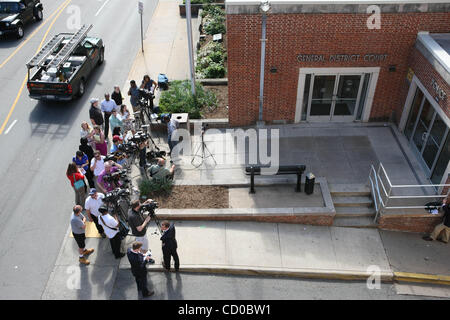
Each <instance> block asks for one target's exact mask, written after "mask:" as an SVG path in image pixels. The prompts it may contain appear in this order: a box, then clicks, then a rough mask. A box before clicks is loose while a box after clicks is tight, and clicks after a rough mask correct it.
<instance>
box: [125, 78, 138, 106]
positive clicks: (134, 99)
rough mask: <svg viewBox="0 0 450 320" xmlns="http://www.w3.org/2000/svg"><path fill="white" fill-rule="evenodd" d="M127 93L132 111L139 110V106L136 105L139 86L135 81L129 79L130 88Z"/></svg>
mask: <svg viewBox="0 0 450 320" xmlns="http://www.w3.org/2000/svg"><path fill="white" fill-rule="evenodd" d="M128 95H129V96H130V103H131V106H132V107H133V112H137V111H139V106H138V102H139V95H140V94H139V88H138V86H137V85H136V81H134V80H131V81H130V90H128Z"/></svg>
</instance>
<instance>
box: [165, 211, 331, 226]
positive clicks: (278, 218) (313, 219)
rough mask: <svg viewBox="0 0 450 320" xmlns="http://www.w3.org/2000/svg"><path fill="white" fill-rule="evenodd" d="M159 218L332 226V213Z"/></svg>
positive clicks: (172, 216)
mask: <svg viewBox="0 0 450 320" xmlns="http://www.w3.org/2000/svg"><path fill="white" fill-rule="evenodd" d="M158 218H159V219H169V220H189V221H252V222H269V223H295V224H305V225H313V226H332V225H333V219H334V215H332V214H312V215H308V214H297V215H288V214H286V215H270V216H269V215H242V214H240V215H230V216H225V215H214V214H211V215H202V216H198V215H195V214H193V215H186V214H180V215H177V214H176V213H171V214H164V213H158Z"/></svg>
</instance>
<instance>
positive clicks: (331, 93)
mask: <svg viewBox="0 0 450 320" xmlns="http://www.w3.org/2000/svg"><path fill="white" fill-rule="evenodd" d="M362 78H363V75H362V74H355V75H344V74H342V75H340V74H338V75H313V77H312V81H311V87H312V95H311V99H310V102H309V106H308V116H307V120H308V121H337V122H342V121H353V120H355V117H356V113H357V109H358V108H357V106H358V105H359V99H360V96H361V91H362V90H361V87H362V84H363V81H362Z"/></svg>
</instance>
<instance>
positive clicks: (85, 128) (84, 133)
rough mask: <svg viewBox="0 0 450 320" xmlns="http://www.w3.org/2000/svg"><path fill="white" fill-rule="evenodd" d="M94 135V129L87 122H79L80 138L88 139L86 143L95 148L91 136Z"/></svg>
mask: <svg viewBox="0 0 450 320" xmlns="http://www.w3.org/2000/svg"><path fill="white" fill-rule="evenodd" d="M93 135H94V130H92V128H91V126H90V125H89V123H87V122H86V121H83V122H82V123H81V130H80V136H81V138H86V139H87V140H88V144H89V145H90V146H91V147H92V148H93V149H95V143H94V140H93V137H92V136H93Z"/></svg>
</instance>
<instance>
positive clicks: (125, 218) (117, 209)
mask: <svg viewBox="0 0 450 320" xmlns="http://www.w3.org/2000/svg"><path fill="white" fill-rule="evenodd" d="M120 201H121V199H117V200H116V201H115V202H114V205H112V204H111V203H110V202H108V203H107V204H106V205H107V208H108V209H110V208H111V209H112V212H113V213H114V214H115V215H117V216H118V217H119V219H120V220H122V221H123V222H125V223H126V224H128V216H127V215H126V213H125V212H124V211H123V208H122V206H121V205H120ZM125 201H126V202H127V204H128V201H127V200H125Z"/></svg>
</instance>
